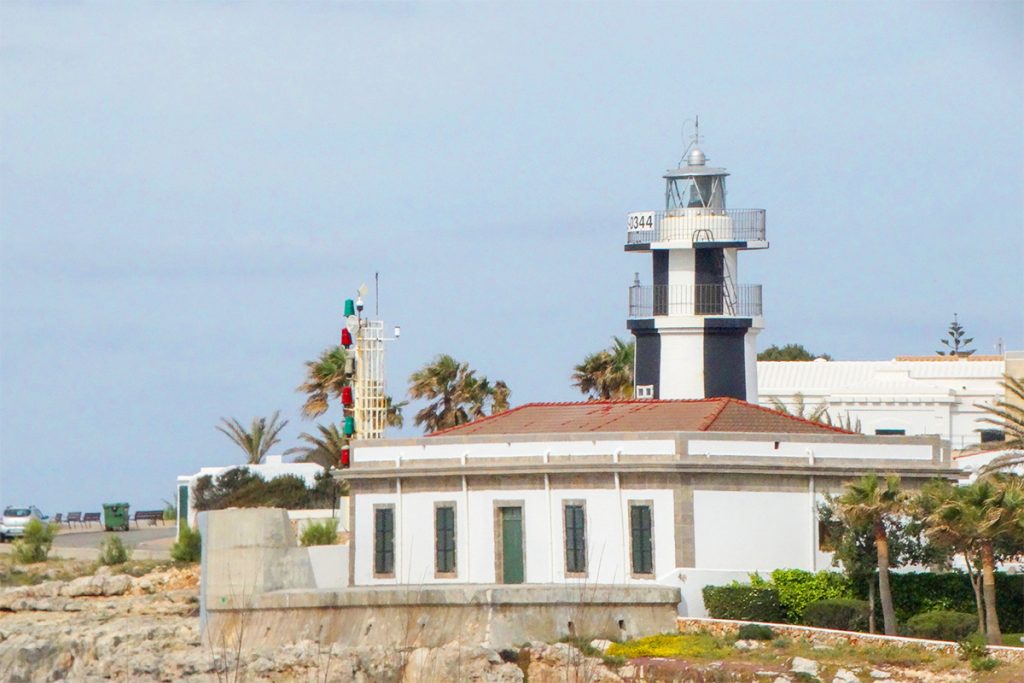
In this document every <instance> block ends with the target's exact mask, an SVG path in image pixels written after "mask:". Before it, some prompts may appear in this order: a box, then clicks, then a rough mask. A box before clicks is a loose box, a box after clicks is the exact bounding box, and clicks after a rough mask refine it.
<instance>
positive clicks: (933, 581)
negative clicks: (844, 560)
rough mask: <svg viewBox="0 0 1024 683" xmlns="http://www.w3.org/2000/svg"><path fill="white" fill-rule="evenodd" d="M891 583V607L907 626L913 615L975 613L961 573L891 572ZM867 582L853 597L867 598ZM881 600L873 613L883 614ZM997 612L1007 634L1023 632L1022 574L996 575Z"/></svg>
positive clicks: (856, 588) (967, 582)
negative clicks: (926, 613)
mask: <svg viewBox="0 0 1024 683" xmlns="http://www.w3.org/2000/svg"><path fill="white" fill-rule="evenodd" d="M889 580H890V582H891V583H892V599H893V607H894V608H895V610H896V619H897V621H899V622H900V623H906V622H907V621H908V620H909V619H910V618H911V617H912V616H914V615H915V614H921V613H922V612H934V611H936V610H950V611H953V612H972V613H974V612H976V611H977V607H976V606H975V604H974V589H973V588H971V581H970V579H969V578H968V576H967V574H965V573H962V572H944V573H941V574H936V573H932V572H894V573H893V574H891V575H890V576H889ZM867 595H868V587H867V581H865V580H860V581H858V582H857V583H856V585H855V586H854V596H855V597H858V598H867ZM881 610H882V606H881V600H876V605H875V611H876V615H877V616H878V618H879V619H881V615H882V611H881ZM996 612H997V613H998V614H999V626H1000V627H1001V628H1002V629H1003V630H1004V631H1007V632H1010V633H1019V632H1024V574H1006V573H1003V572H996Z"/></svg>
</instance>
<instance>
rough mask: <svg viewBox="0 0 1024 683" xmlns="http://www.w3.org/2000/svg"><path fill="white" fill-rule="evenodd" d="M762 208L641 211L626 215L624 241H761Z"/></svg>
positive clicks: (630, 242)
mask: <svg viewBox="0 0 1024 683" xmlns="http://www.w3.org/2000/svg"><path fill="white" fill-rule="evenodd" d="M764 213H765V212H764V209H676V210H674V211H668V212H666V211H640V212H637V213H631V214H629V216H628V217H627V219H626V244H649V243H651V242H671V241H680V242H763V241H764V240H765V227H764Z"/></svg>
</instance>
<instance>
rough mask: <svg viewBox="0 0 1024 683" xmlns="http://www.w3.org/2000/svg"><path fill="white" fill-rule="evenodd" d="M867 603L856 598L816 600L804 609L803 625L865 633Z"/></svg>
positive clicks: (867, 612)
mask: <svg viewBox="0 0 1024 683" xmlns="http://www.w3.org/2000/svg"><path fill="white" fill-rule="evenodd" d="M869 612H870V610H869V609H868V603H867V601H865V600H857V599H856V598H831V599H829V600H818V601H816V602H812V603H811V604H809V605H807V606H806V607H805V608H804V619H803V623H805V624H807V625H808V626H817V627H818V628H834V629H838V630H840V631H866V630H867V628H868V614H869Z"/></svg>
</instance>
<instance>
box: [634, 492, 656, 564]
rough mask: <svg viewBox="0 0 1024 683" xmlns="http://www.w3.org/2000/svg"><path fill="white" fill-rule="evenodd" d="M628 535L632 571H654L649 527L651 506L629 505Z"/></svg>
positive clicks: (651, 536) (651, 537)
mask: <svg viewBox="0 0 1024 683" xmlns="http://www.w3.org/2000/svg"><path fill="white" fill-rule="evenodd" d="M629 537H630V543H631V545H632V549H633V552H632V556H633V573H634V574H653V573H654V548H653V534H652V529H651V506H650V505H630V506H629Z"/></svg>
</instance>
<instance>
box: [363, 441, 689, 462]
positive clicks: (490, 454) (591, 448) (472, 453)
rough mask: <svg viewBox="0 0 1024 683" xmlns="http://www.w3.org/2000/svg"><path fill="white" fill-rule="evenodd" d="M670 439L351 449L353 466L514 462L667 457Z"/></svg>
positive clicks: (673, 450)
mask: <svg viewBox="0 0 1024 683" xmlns="http://www.w3.org/2000/svg"><path fill="white" fill-rule="evenodd" d="M675 447H676V446H675V441H674V440H673V439H629V440H627V439H590V440H582V439H576V440H569V439H566V440H561V441H528V440H522V441H514V440H510V441H500V442H478V443H472V444H466V443H441V442H438V443H436V444H398V445H394V446H373V445H364V444H359V445H358V446H357V447H356V448H354V449H353V453H352V458H353V461H354V462H381V461H385V462H400V461H404V460H439V459H447V458H458V459H461V458H466V459H467V460H468V461H470V462H471V461H472V460H473V459H474V458H515V457H526V456H543V455H550V456H565V455H572V456H587V455H605V456H607V455H613V454H615V453H619V454H620V455H671V454H672V453H674V452H675Z"/></svg>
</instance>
